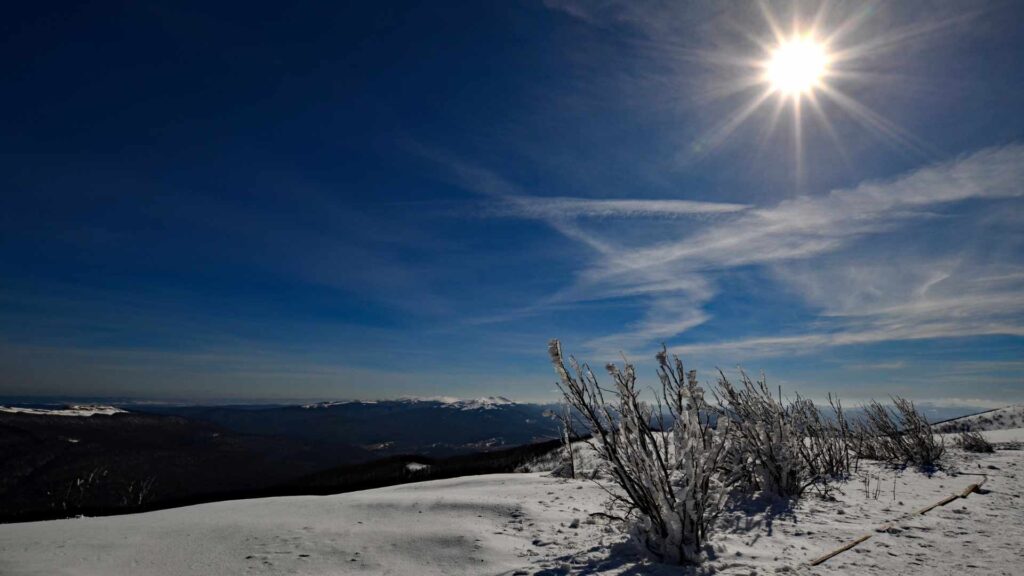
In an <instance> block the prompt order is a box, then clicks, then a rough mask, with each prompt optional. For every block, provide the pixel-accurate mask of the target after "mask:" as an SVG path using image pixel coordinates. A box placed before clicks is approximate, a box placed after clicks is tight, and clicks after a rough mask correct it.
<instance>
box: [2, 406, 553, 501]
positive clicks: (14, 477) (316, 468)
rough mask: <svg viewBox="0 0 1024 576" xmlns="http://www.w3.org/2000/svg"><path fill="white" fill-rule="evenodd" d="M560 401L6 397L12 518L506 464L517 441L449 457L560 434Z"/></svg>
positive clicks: (5, 458) (6, 491)
mask: <svg viewBox="0 0 1024 576" xmlns="http://www.w3.org/2000/svg"><path fill="white" fill-rule="evenodd" d="M550 408H551V406H544V405H537V404H518V403H515V402H512V401H510V400H508V399H506V398H478V399H475V400H456V399H451V398H441V399H425V400H420V399H402V400H387V401H377V402H370V401H357V402H325V403H319V404H307V405H302V406H299V405H296V406H162V405H130V406H126V405H121V406H103V405H67V406H60V405H58V406H55V405H42V404H36V405H29V406H24V405H23V406H0V462H2V463H3V465H2V466H0V521H11V520H19V519H33V518H35V519H38V518H57V517H66V516H71V515H75V514H80V513H81V514H107V513H111V512H116V511H131V510H139V509H147V508H152V507H164V506H169V505H177V504H187V503H191V502H199V501H209V500H215V499H222V498H230V497H240V496H246V495H253V494H257V493H265V492H268V491H269V492H270V493H274V491H275V490H276V491H278V492H280V491H282V490H284V491H286V492H287V491H293V490H296V489H299V490H306V488H301V487H302V486H313V485H315V486H317V487H318V488H317V490H326V491H330V490H331V489H332V488H331V487H332V486H334V487H338V488H339V489H340V488H345V487H348V486H350V485H357V484H358V485H374V484H379V483H382V482H385V480H384V477H387V482H391V483H393V482H395V481H405V480H404V479H403V477H402V476H401V474H396V473H395V472H394V471H393V470H392V468H394V469H396V470H399V471H402V470H404V469H405V468H404V466H405V462H406V461H407V460H409V458H410V457H416V458H419V459H420V460H421V461H423V462H428V461H429V462H432V463H433V462H435V461H436V462H437V467H436V469H435V470H434V471H432V472H431V475H437V476H438V477H444V476H446V475H450V474H453V473H454V471H458V470H478V471H483V470H487V471H505V470H504V469H503V468H502V467H508V466H512V465H513V463H514V461H515V458H519V457H520V456H519V455H518V453H515V454H516V455H515V456H514V457H512V458H511V459H510V457H509V456H497V457H496V459H495V458H491V459H490V460H489V461H488V462H490V463H488V464H486V465H484V466H483V467H481V465H480V464H478V461H477V460H472V459H471V460H465V459H463V460H453V461H451V463H450V464H447V463H445V462H443V461H441V460H437V459H444V458H447V457H453V456H457V455H470V454H474V453H490V452H496V451H501V450H505V449H508V448H511V447H514V446H520V445H525V444H534V443H538V442H543V441H548V440H551V439H553V438H557V437H558V424H557V422H556V421H555V420H554V419H553V418H551V417H550V412H549V409H550ZM547 449H550V448H547ZM506 451H507V450H506ZM460 458H461V457H460ZM424 459H425V460H424ZM371 462H381V464H379V465H378V464H371ZM508 471H510V470H508ZM316 474H320V476H314V475H316ZM325 474H326V476H324V475H325ZM421 475H422V474H421ZM342 476H350V477H351V478H347V479H346V478H342ZM314 477H315V478H319V479H317V480H313V481H306V480H304V478H314ZM325 478H326V479H327V480H324V479H325ZM310 482H312V484H310ZM360 483H361V484H360ZM296 487H299V488H296Z"/></svg>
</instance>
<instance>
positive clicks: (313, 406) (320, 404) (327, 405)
mask: <svg viewBox="0 0 1024 576" xmlns="http://www.w3.org/2000/svg"><path fill="white" fill-rule="evenodd" d="M376 403H377V401H376V400H330V401H327V402H314V403H312V404H303V405H302V408H305V409H307V410H316V409H319V408H331V407H334V406H344V405H346V404H376Z"/></svg>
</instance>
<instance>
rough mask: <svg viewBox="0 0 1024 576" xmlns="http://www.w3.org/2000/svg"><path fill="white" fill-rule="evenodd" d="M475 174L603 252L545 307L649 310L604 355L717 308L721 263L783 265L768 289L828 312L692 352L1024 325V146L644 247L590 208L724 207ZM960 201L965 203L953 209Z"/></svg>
mask: <svg viewBox="0 0 1024 576" xmlns="http://www.w3.org/2000/svg"><path fill="white" fill-rule="evenodd" d="M472 174H473V175H475V176H478V177H479V176H481V175H484V176H485V178H483V179H482V180H475V179H474V178H468V179H465V180H464V183H465V184H466V185H467V186H468V187H471V188H474V189H480V188H485V189H486V190H488V191H489V192H487V193H488V194H489V195H490V196H492V198H493V199H494V201H495V203H496V205H498V206H505V205H512V206H515V208H514V209H510V210H509V211H508V212H505V215H508V216H518V217H522V218H536V219H540V220H543V221H545V222H547V223H549V224H551V226H552V227H553V228H554V229H555V230H557V231H558V232H559V233H561V234H562V235H563V236H565V237H566V238H567V239H570V240H572V241H575V242H579V243H582V244H583V245H585V246H588V247H590V248H593V249H594V257H593V258H592V259H590V260H588V261H585V262H583V263H582V265H581V266H580V267H579V269H577V271H576V282H575V283H574V284H573V285H571V286H568V287H566V288H564V289H562V290H560V291H559V292H557V293H555V294H552V295H551V296H550V297H549V298H548V299H546V300H545V301H544V302H541V303H539V304H538V306H537V307H535V308H533V309H531V310H530V311H529V312H530V313H537V312H538V311H540V310H543V309H544V307H545V306H555V305H557V306H565V305H566V304H571V303H573V302H587V301H599V300H609V299H631V301H633V302H637V303H639V304H641V305H642V306H643V307H644V310H645V311H644V312H643V313H642V314H641V316H640V318H639V319H637V320H636V321H633V322H631V323H627V325H625V326H624V327H623V328H622V329H621V330H618V331H614V332H613V333H610V334H607V335H603V336H600V337H597V338H593V339H591V340H590V341H589V342H588V343H587V345H588V347H589V348H590V349H591V351H592V352H595V353H611V352H613V351H617V350H627V351H628V350H634V349H636V348H638V347H641V346H649V345H651V344H654V343H656V342H659V341H670V340H672V339H673V338H675V337H678V336H680V335H681V334H684V333H687V332H691V331H693V330H694V329H696V328H697V327H699V326H701V325H702V324H704V323H706V322H709V321H714V315H713V314H712V313H710V312H709V311H708V310H707V306H708V304H709V303H711V302H712V301H714V300H715V298H717V297H720V296H721V295H722V294H721V287H720V277H721V275H722V274H727V273H731V272H734V271H739V270H748V269H756V270H760V271H761V273H762V274H763V275H764V276H765V277H766V278H767V282H766V283H763V284H761V285H760V286H759V289H760V290H764V291H769V292H771V291H774V292H785V293H789V294H793V295H796V296H797V297H799V299H800V300H801V301H802V302H803V303H804V305H805V306H807V307H808V308H810V309H812V310H814V311H816V314H817V315H818V320H817V321H815V322H814V323H813V324H811V325H808V326H807V330H806V331H804V332H800V333H784V334H781V333H776V334H756V335H750V336H746V337H742V336H741V337H737V338H732V339H727V340H717V341H712V342H702V343H699V344H687V345H683V346H677V347H675V349H676V350H677V351H679V352H681V353H687V354H691V353H716V354H734V355H742V356H762V355H777V354H784V353H794V352H797V353H799V352H806V351H810V350H814V349H817V348H821V347H832V346H844V345H851V344H868V343H873V342H881V341H891V340H917V339H930V338H948V337H970V336H982V335H996V334H999V335H1013V336H1024V300H1022V299H1021V298H1020V294H1021V293H1024V265H1020V264H1019V262H1020V261H1021V259H1020V256H1021V254H1022V251H1024V250H1022V248H1024V238H1022V233H1021V232H1020V231H1019V230H1020V229H1019V227H1018V226H1016V225H1015V224H1016V219H1014V218H1012V217H1009V216H1007V213H1009V214H1015V213H1016V214H1019V213H1020V210H1021V206H1020V198H1021V197H1022V195H1024V147H1022V146H1020V145H1009V146H1001V147H994V148H989V149H985V150H981V151H979V152H977V153H974V154H970V155H965V156H961V157H958V158H955V159H952V160H949V161H946V162H942V163H937V164H934V165H931V166H926V167H923V168H920V169H918V170H915V171H913V172H910V173H907V174H904V175H901V176H898V177H895V178H891V179H887V180H879V181H871V182H865V183H862V184H860V185H858V186H855V187H852V188H848V189H840V190H833V191H831V192H829V193H827V194H823V195H808V196H801V197H798V198H794V199H790V200H785V201H782V202H779V203H777V204H775V205H773V206H764V207H751V208H746V207H742V206H738V205H725V206H724V207H718V208H717V210H718V212H717V213H718V214H719V218H716V219H712V220H708V221H704V222H702V223H701V225H700V226H690V225H686V226H679V227H678V232H676V233H670V234H666V233H665V232H664V230H660V231H659V233H658V234H655V235H652V236H651V237H650V238H648V239H647V241H646V242H641V243H639V244H637V243H636V242H634V243H633V244H632V245H629V246H627V245H624V244H623V243H622V242H619V241H617V239H616V236H615V234H613V233H608V232H606V231H605V230H604V229H603V228H602V227H594V226H586V225H584V224H581V223H578V222H575V220H577V219H578V218H583V217H587V216H592V215H595V214H596V215H599V216H603V217H607V218H613V217H614V218H622V217H632V218H641V219H644V218H646V219H650V218H655V217H656V216H655V215H654V214H653V213H652V211H657V210H658V209H661V208H664V209H667V210H669V213H670V214H673V216H679V215H681V214H684V213H685V214H690V212H685V210H688V209H690V208H691V207H692V208H693V209H694V210H695V211H694V212H693V214H702V213H705V212H702V211H701V210H704V209H706V208H708V207H710V208H711V212H710V213H715V212H714V210H715V209H716V208H715V207H716V206H718V205H716V204H715V203H703V202H692V201H680V202H685V203H684V204H681V205H679V206H678V208H679V210H677V212H675V213H673V212H672V208H671V206H672V205H671V204H665V205H660V204H658V203H656V202H654V203H647V202H648V201H636V203H635V204H634V203H633V201H628V200H625V201H605V202H607V203H606V204H602V203H601V202H600V201H598V202H596V203H593V202H594V201H591V200H586V199H574V198H555V199H536V198H531V197H529V196H527V195H524V194H522V193H521V192H520V191H519V189H518V188H517V187H516V186H514V185H512V184H510V183H508V182H505V181H504V180H502V179H501V178H500V177H499V176H497V175H495V174H493V173H489V172H486V171H481V170H474V171H473V172H472ZM464 175H465V173H464ZM495 190H501V193H494V191H495ZM690 204H693V206H690ZM953 204H956V205H957V206H958V210H956V211H955V213H951V214H945V213H943V210H945V209H946V208H947V207H949V206H951V205H953ZM959 207H962V208H963V209H959ZM498 210H500V208H498ZM574 211H575V213H574ZM574 214H575V217H574V216H573V215H574ZM660 216H662V215H660V214H659V215H658V216H657V217H660Z"/></svg>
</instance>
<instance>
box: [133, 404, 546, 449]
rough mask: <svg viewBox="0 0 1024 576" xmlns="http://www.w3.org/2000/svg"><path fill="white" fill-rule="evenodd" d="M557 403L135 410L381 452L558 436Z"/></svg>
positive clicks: (526, 441)
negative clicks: (555, 414) (553, 414)
mask: <svg viewBox="0 0 1024 576" xmlns="http://www.w3.org/2000/svg"><path fill="white" fill-rule="evenodd" d="M552 407H553V406H551V405H543V404H519V403H516V402H513V401H511V400H509V399H507V398H501V397H487V398H477V399H473V400H458V399H453V398H428V399H399V400H379V401H348V402H322V403H318V404H306V405H303V406H270V407H261V406H243V407H239V406H158V405H150V406H138V407H133V410H137V411H143V412H147V413H151V414H163V415H173V416H180V417H184V418H189V419H193V420H201V421H205V422H209V423H212V424H216V425H217V426H220V427H222V428H224V429H226V430H230V431H232V432H236V433H241V434H255V435H264V436H277V437H282V438H290V439H293V440H301V441H314V442H343V443H345V444H349V445H352V446H355V447H357V448H359V449H362V450H365V451H367V452H368V453H370V454H372V455H378V456H388V455H395V454H423V455H429V456H449V455H454V454H462V453H466V452H474V451H483V450H495V449H500V448H507V447H510V446H518V445H522V444H529V443H532V442H538V441H543V440H549V439H551V438H556V437H557V436H558V423H557V421H556V420H554V419H553V418H552V417H551V416H550V414H551V412H550V411H551V408H552Z"/></svg>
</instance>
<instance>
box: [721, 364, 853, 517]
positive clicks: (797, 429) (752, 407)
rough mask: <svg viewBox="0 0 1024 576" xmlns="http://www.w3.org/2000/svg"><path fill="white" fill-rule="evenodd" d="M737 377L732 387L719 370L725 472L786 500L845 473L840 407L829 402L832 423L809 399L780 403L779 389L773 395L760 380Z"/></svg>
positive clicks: (845, 433) (847, 467)
mask: <svg viewBox="0 0 1024 576" xmlns="http://www.w3.org/2000/svg"><path fill="white" fill-rule="evenodd" d="M740 378H741V380H740V385H739V386H735V385H733V384H732V382H730V381H729V379H728V378H726V377H725V375H724V374H722V373H721V372H719V380H718V387H717V396H718V401H719V407H720V411H721V412H722V414H723V416H722V418H723V419H728V420H729V421H730V422H731V428H730V435H731V436H732V443H731V448H730V454H729V458H728V468H729V469H730V472H731V474H732V475H733V477H734V480H735V481H736V482H737V483H738V484H739V485H740V486H741V487H745V488H747V490H748V491H750V492H762V493H766V494H771V495H774V496H779V497H784V498H788V497H796V496H800V495H802V494H803V493H804V491H806V490H807V489H808V488H810V487H812V486H817V487H819V488H824V487H825V486H826V485H827V484H828V482H829V481H830V480H832V479H834V478H842V477H845V476H847V475H848V474H849V472H850V465H851V462H850V453H849V449H848V439H849V433H848V432H849V428H848V426H847V424H846V419H845V417H844V415H843V411H842V407H841V405H839V404H838V403H833V404H832V408H833V411H834V413H835V419H834V420H833V421H826V420H825V419H823V418H822V416H821V413H820V411H819V410H818V407H817V406H815V405H814V403H812V402H811V401H810V400H805V399H802V398H800V397H799V396H798V397H797V398H796V399H795V400H793V401H785V400H783V398H782V394H781V390H780V392H779V394H778V396H775V395H773V394H772V392H771V391H770V390H769V389H768V385H767V383H766V381H765V379H764V377H763V376H762V377H761V378H760V379H759V380H757V381H756V382H755V381H753V380H751V379H750V378H749V377H748V376H747V375H746V374H745V373H742V372H741V373H740ZM830 400H831V398H830Z"/></svg>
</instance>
